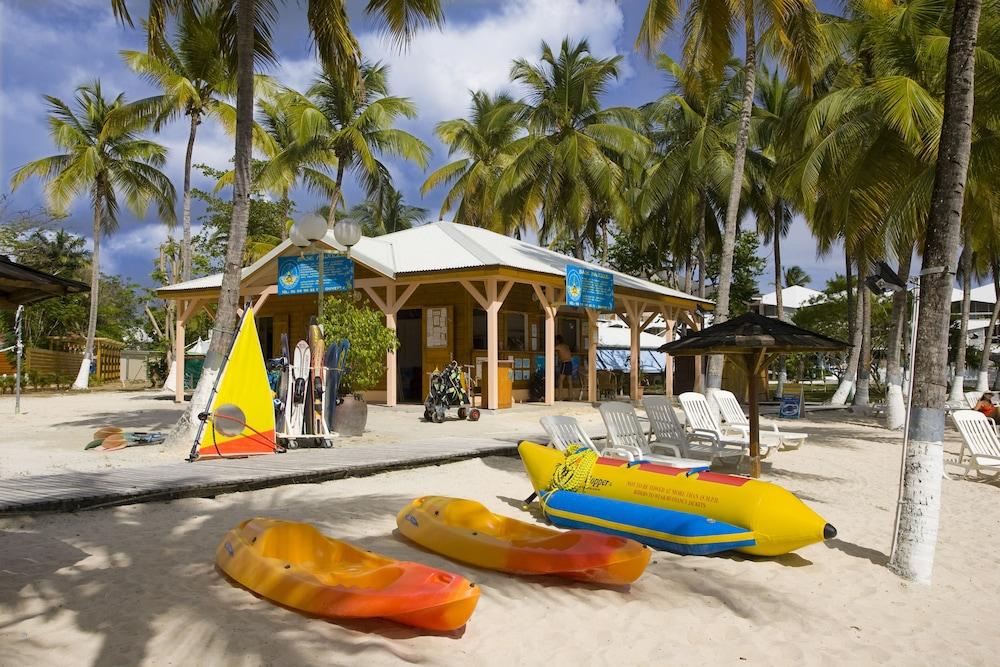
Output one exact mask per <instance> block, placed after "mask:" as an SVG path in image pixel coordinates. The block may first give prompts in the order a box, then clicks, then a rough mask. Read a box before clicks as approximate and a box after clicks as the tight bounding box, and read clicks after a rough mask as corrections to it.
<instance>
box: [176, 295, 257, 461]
mask: <svg viewBox="0 0 1000 667" xmlns="http://www.w3.org/2000/svg"><path fill="white" fill-rule="evenodd" d="M206 413H207V415H208V417H207V419H206V420H205V421H204V422H202V426H201V429H200V430H199V432H198V439H197V444H196V445H195V448H194V451H193V452H192V455H193V456H192V458H193V459H194V460H198V459H208V458H225V457H230V456H252V455H254V454H273V453H274V452H275V451H276V450H277V445H276V443H275V439H274V402H273V398H272V394H271V385H270V384H269V383H268V381H267V368H266V367H265V366H264V354H263V352H262V351H261V348H260V339H259V338H258V337H257V325H256V324H255V323H254V317H253V310H252V309H250V308H247V311H246V313H245V314H244V315H243V319H242V320H241V321H240V328H239V331H237V332H236V338H235V340H233V346H232V348H231V349H230V350H229V356H228V357H227V359H226V360H225V362H224V363H223V366H222V369H221V370H220V371H219V377H218V379H217V380H216V385H215V390H214V391H213V393H212V400H211V401H210V402H209V405H208V409H207V410H206Z"/></svg>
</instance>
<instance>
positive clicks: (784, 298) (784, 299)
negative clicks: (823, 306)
mask: <svg viewBox="0 0 1000 667" xmlns="http://www.w3.org/2000/svg"><path fill="white" fill-rule="evenodd" d="M824 297H825V295H824V294H823V292H820V291H818V290H814V289H811V288H809V287H805V286H803V285H792V286H791V287H786V288H784V289H783V290H781V305H782V307H783V308H784V310H785V317H791V316H792V315H793V314H794V313H795V311H796V310H798V309H799V308H802V307H803V306H808V305H809V304H810V303H814V302H817V301H821V300H822V299H823V298H824ZM751 308H752V309H753V311H754V312H755V313H758V314H760V315H765V316H767V317H777V316H778V293H777V292H776V291H775V292H768V293H767V294H762V295H761V297H760V299H758V300H756V301H754V302H753V303H752V304H751Z"/></svg>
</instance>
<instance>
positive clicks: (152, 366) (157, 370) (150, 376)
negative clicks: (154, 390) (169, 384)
mask: <svg viewBox="0 0 1000 667" xmlns="http://www.w3.org/2000/svg"><path fill="white" fill-rule="evenodd" d="M167 372H168V369H167V355H165V354H164V355H162V356H156V357H150V358H149V359H147V360H146V379H147V380H149V383H150V384H151V385H152V386H154V387H159V386H160V385H162V384H163V382H164V380H166V379H167Z"/></svg>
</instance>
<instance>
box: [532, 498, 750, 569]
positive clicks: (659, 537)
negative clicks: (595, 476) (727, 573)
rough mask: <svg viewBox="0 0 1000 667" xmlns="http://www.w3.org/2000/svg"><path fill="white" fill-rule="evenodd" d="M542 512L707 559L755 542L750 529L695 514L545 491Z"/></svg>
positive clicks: (563, 522) (563, 523) (570, 524)
mask: <svg viewBox="0 0 1000 667" xmlns="http://www.w3.org/2000/svg"><path fill="white" fill-rule="evenodd" d="M542 511H543V512H544V513H545V517H546V518H547V519H548V520H549V521H551V522H552V523H553V524H555V525H557V526H560V527H562V528H583V529H586V530H596V531H599V532H602V533H608V534H610V535H621V536H622V537H628V538H630V539H633V540H635V541H637V542H642V543H643V544H647V545H649V546H651V547H653V548H655V549H663V550H664V551H670V552H673V553H675V554H682V555H685V556H706V555H708V554H714V553H718V552H720V551H728V550H730V549H746V548H749V547H753V546H755V545H756V544H757V542H756V539H755V537H754V534H753V532H752V531H749V530H747V529H745V528H740V527H739V526H733V525H731V524H728V523H724V522H722V521H716V520H715V519H709V518H708V517H704V516H700V515H698V514H691V513H690V512H679V511H677V510H668V509H662V508H659V507H652V506H650V505H640V504H639V503H630V502H626V501H624V500H612V499H610V498H601V497H600V496H588V495H586V494H583V493H574V492H573V491H562V490H558V491H550V492H549V493H546V494H545V495H544V496H542Z"/></svg>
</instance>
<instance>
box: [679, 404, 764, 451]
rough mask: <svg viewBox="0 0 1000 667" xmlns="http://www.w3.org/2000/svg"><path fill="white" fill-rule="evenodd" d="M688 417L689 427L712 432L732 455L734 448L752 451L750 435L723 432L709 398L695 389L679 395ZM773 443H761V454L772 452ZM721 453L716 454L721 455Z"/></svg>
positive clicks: (696, 430)
mask: <svg viewBox="0 0 1000 667" xmlns="http://www.w3.org/2000/svg"><path fill="white" fill-rule="evenodd" d="M677 400H679V401H680V403H681V409H683V410H684V416H685V417H686V418H687V423H688V427H690V428H691V430H692V431H694V432H696V433H705V434H711V435H712V436H713V437H714V438H715V439H716V442H717V443H718V445H717V446H718V447H720V448H722V447H728V448H729V455H730V456H732V451H733V449H736V448H739V450H740V452H742V453H743V455H749V453H750V437H749V435H747V436H745V437H744V436H742V435H740V436H732V435H727V434H726V433H724V432H723V430H722V426H720V425H719V422H717V421H716V419H715V415H713V414H712V409H711V408H710V407H709V406H708V399H707V398H705V397H704V396H702V395H701V394H699V393H697V392H693V391H686V392H684V393H683V394H681V395H680V396H678V397H677ZM773 448H774V447H773V445H771V444H769V443H767V442H765V441H763V438H762V439H761V443H760V455H761V456H762V457H766V456H767V455H768V454H770V453H771V450H772V449H773ZM719 455H721V454H716V456H719Z"/></svg>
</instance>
